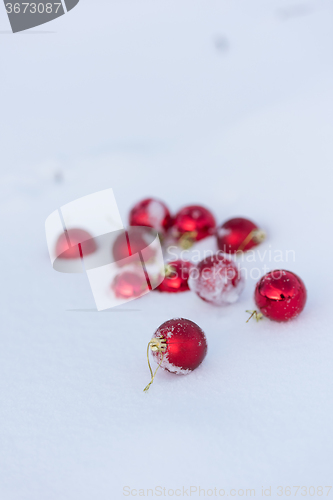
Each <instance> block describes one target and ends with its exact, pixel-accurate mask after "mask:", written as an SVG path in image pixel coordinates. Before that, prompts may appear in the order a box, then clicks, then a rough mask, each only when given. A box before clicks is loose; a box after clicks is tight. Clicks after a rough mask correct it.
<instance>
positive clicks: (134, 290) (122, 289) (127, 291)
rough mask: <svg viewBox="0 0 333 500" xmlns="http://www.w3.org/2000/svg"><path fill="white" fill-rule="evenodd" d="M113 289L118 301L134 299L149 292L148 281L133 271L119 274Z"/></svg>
mask: <svg viewBox="0 0 333 500" xmlns="http://www.w3.org/2000/svg"><path fill="white" fill-rule="evenodd" d="M111 288H112V290H113V292H114V294H115V296H116V297H117V298H118V299H134V298H137V297H140V295H142V293H143V292H144V291H145V290H147V281H146V279H145V278H144V277H143V276H141V275H139V274H137V273H135V272H132V271H124V272H122V273H120V274H117V275H116V276H115V278H114V280H113V282H112V285H111Z"/></svg>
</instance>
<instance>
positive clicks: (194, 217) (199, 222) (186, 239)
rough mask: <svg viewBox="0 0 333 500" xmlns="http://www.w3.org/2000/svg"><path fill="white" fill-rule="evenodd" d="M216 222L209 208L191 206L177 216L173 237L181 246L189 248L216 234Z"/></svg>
mask: <svg viewBox="0 0 333 500" xmlns="http://www.w3.org/2000/svg"><path fill="white" fill-rule="evenodd" d="M215 228H216V221H215V218H214V215H213V214H212V213H211V212H210V211H209V210H207V208H205V207H202V206H200V205H190V206H188V207H184V208H182V209H181V210H180V211H179V212H178V213H177V214H176V216H175V218H174V221H173V225H172V229H171V232H172V236H173V237H174V238H176V239H177V240H179V241H180V244H181V246H183V247H184V248H188V247H189V246H191V245H192V244H193V243H194V242H195V241H199V240H202V239H203V238H206V237H207V236H211V235H212V234H214V232H215Z"/></svg>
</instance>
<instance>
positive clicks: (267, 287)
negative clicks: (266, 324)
mask: <svg viewBox="0 0 333 500" xmlns="http://www.w3.org/2000/svg"><path fill="white" fill-rule="evenodd" d="M306 297H307V293H306V288H305V285H304V283H303V281H302V280H301V278H299V277H298V276H297V275H296V274H294V273H292V272H291V271H285V270H275V271H270V272H269V273H267V274H265V276H263V277H262V278H261V279H260V280H259V281H258V283H257V285H256V289H255V293H254V300H255V303H256V305H257V307H258V309H259V310H260V312H261V313H262V314H263V315H264V316H266V317H267V318H269V319H272V320H274V321H289V320H290V319H293V318H296V316H298V315H299V314H300V313H301V312H302V311H303V309H304V306H305V303H306Z"/></svg>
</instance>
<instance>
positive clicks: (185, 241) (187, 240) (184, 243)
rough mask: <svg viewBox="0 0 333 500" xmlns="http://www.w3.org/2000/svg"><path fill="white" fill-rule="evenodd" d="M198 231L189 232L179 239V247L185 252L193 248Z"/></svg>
mask: <svg viewBox="0 0 333 500" xmlns="http://www.w3.org/2000/svg"><path fill="white" fill-rule="evenodd" d="M197 235H198V232H197V231H187V232H186V233H184V234H183V235H182V236H181V237H180V238H179V245H180V247H181V248H182V249H183V250H188V249H189V248H191V247H192V246H193V243H194V242H195V238H196V237H197Z"/></svg>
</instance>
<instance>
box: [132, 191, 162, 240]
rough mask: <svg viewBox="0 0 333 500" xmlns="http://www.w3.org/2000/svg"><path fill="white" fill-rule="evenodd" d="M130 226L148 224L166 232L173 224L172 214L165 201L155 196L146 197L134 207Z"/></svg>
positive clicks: (160, 231)
mask: <svg viewBox="0 0 333 500" xmlns="http://www.w3.org/2000/svg"><path fill="white" fill-rule="evenodd" d="M129 225H130V226H148V227H152V228H154V229H156V231H158V232H159V233H162V234H163V233H165V232H166V231H167V230H168V229H169V227H170V225H171V216H170V212H169V209H168V207H167V206H166V204H165V203H163V202H162V201H160V200H157V199H155V198H146V199H144V200H142V201H140V202H139V203H137V204H136V205H134V207H133V208H132V210H131V211H130V214H129Z"/></svg>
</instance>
